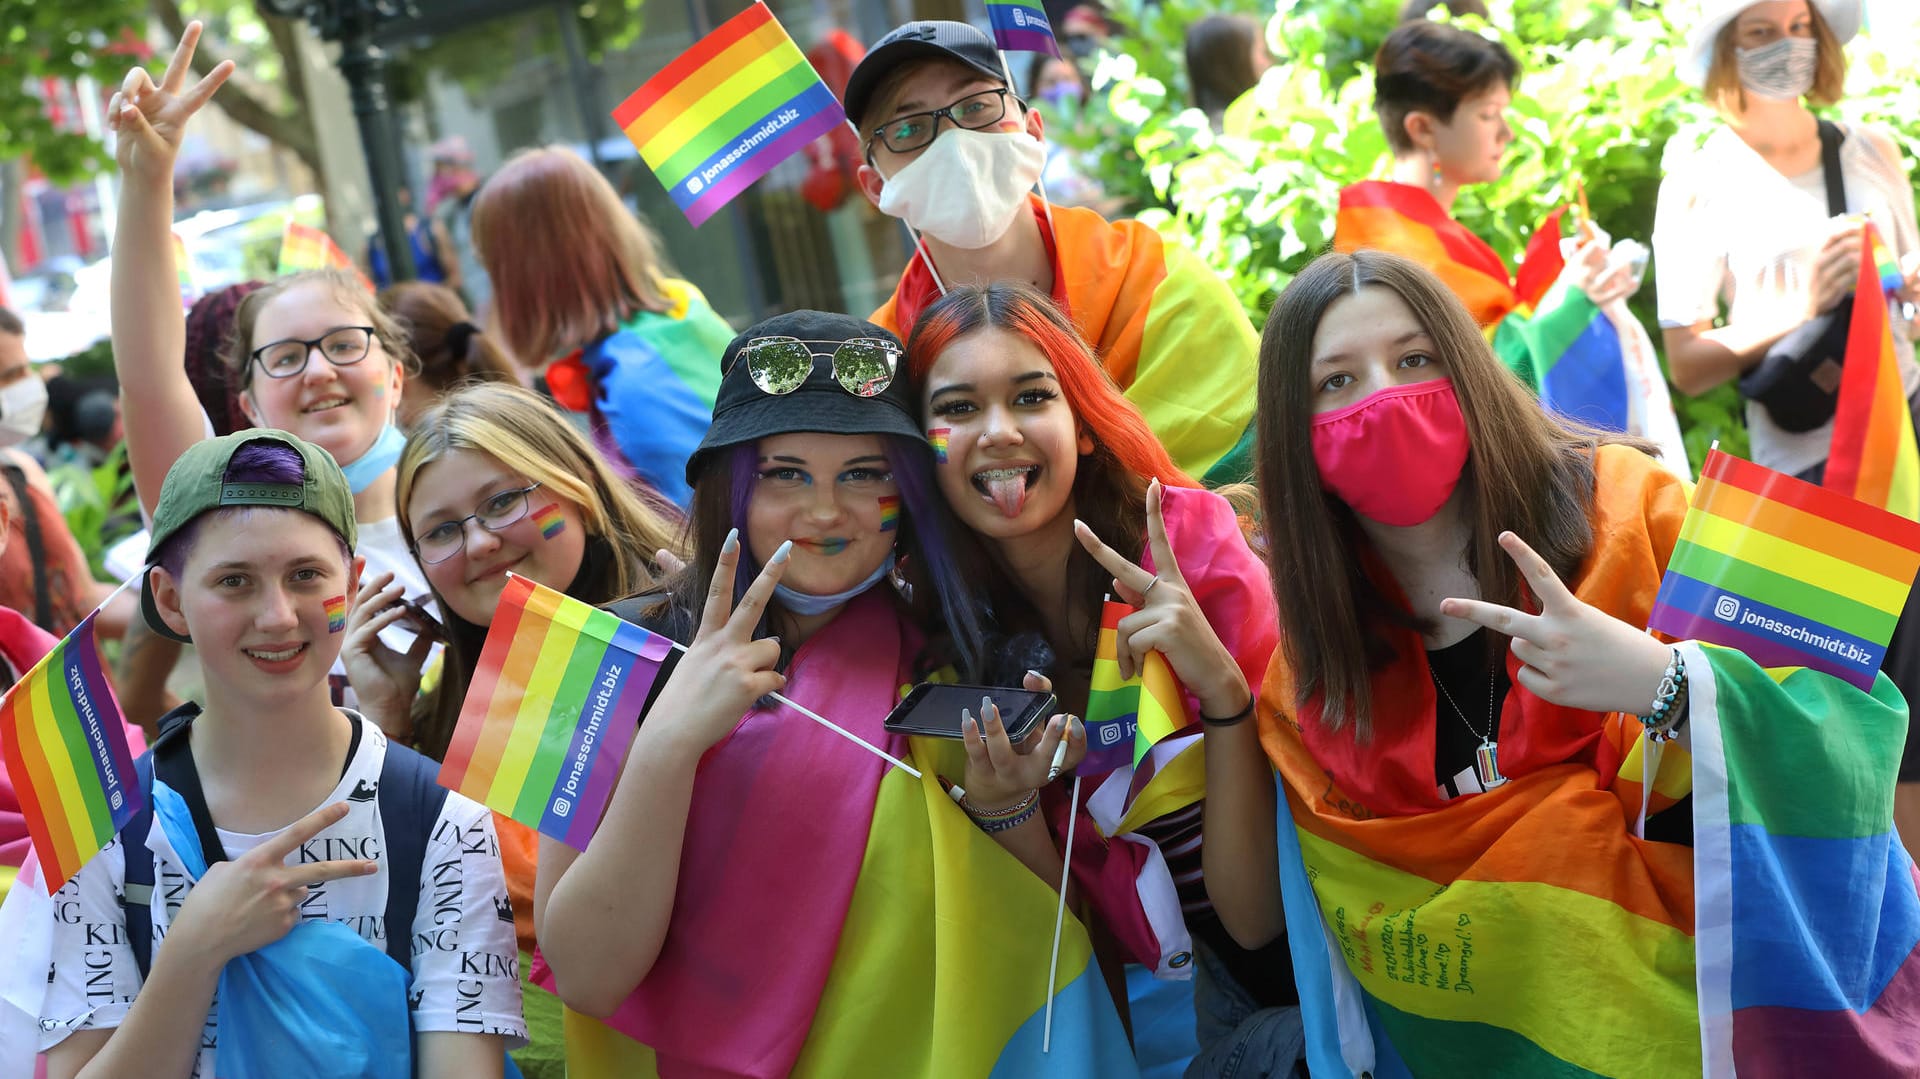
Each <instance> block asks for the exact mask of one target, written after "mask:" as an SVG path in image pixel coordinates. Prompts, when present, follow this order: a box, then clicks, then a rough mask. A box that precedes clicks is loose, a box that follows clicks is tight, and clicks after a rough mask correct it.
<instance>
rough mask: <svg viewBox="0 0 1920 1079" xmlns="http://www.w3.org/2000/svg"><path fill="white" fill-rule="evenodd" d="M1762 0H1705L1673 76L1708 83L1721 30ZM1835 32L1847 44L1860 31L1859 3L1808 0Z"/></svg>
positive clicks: (1840, 0)
mask: <svg viewBox="0 0 1920 1079" xmlns="http://www.w3.org/2000/svg"><path fill="white" fill-rule="evenodd" d="M1758 2H1760V0H1703V2H1702V3H1701V5H1700V7H1701V13H1700V21H1699V22H1697V23H1695V24H1694V27H1693V30H1692V31H1691V32H1690V33H1688V34H1687V47H1686V50H1685V51H1684V52H1682V53H1681V54H1680V59H1679V62H1678V63H1676V64H1675V65H1674V74H1676V75H1678V76H1680V79H1681V81H1682V82H1685V83H1687V84H1689V85H1691V86H1705V85H1706V84H1707V69H1708V68H1709V67H1711V66H1712V64H1713V44H1714V42H1715V41H1718V40H1719V38H1720V31H1721V30H1724V29H1726V27H1727V25H1728V24H1729V23H1731V22H1733V20H1735V19H1737V18H1739V17H1740V13H1741V12H1743V11H1745V10H1747V9H1748V8H1750V7H1753V6H1754V5H1755V4H1756V3H1758ZM1808 3H1810V4H1812V5H1813V6H1814V7H1815V8H1817V9H1818V10H1819V12H1820V17H1821V18H1822V19H1824V20H1825V21H1826V24H1827V29H1828V30H1831V31H1833V36H1834V39H1835V40H1837V41H1838V42H1839V43H1840V44H1842V45H1845V44H1846V43H1847V42H1849V41H1852V40H1853V38H1854V35H1856V34H1858V33H1859V32H1860V8H1861V3H1860V0H1808Z"/></svg>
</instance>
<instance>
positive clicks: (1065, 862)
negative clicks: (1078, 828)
mask: <svg viewBox="0 0 1920 1079" xmlns="http://www.w3.org/2000/svg"><path fill="white" fill-rule="evenodd" d="M1079 820H1080V773H1079V772H1075V773H1073V793H1072V794H1070V795H1068V797H1067V849H1066V853H1065V855H1064V856H1063V857H1062V858H1061V859H1060V905H1059V906H1058V907H1057V908H1055V910H1054V912H1053V958H1052V959H1050V960H1048V961H1047V1021H1046V1025H1045V1026H1043V1027H1041V1028H1040V1051H1041V1052H1042V1053H1051V1052H1052V1051H1053V997H1054V992H1053V979H1054V978H1056V977H1058V976H1059V974H1060V926H1061V925H1062V924H1063V923H1064V922H1065V921H1066V920H1067V882H1068V881H1069V880H1071V879H1072V874H1073V826H1074V824H1076V823H1077V822H1078V821H1079Z"/></svg>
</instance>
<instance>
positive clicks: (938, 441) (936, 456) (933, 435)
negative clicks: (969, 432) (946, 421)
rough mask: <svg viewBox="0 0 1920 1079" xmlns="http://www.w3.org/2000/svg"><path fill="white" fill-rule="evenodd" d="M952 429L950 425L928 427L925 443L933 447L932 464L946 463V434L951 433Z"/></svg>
mask: <svg viewBox="0 0 1920 1079" xmlns="http://www.w3.org/2000/svg"><path fill="white" fill-rule="evenodd" d="M952 430H953V429H952V428H950V427H934V428H930V429H928V431H927V445H929V446H932V447H933V463H934V464H937V465H944V464H946V463H947V435H949V434H951V433H952Z"/></svg>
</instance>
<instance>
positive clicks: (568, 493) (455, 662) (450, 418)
mask: <svg viewBox="0 0 1920 1079" xmlns="http://www.w3.org/2000/svg"><path fill="white" fill-rule="evenodd" d="M455 450H469V451H472V452H475V453H484V454H486V455H487V456H489V457H492V458H493V459H494V460H496V461H499V462H500V464H501V465H503V466H504V467H506V468H507V469H509V470H510V471H513V472H515V473H518V474H519V475H522V476H525V477H526V478H527V479H529V480H531V481H534V482H537V483H539V484H540V486H541V487H542V488H543V489H544V490H546V491H547V492H548V493H550V494H552V495H553V496H554V497H556V498H560V499H564V500H566V501H567V502H569V503H571V504H573V505H575V506H577V507H579V509H580V516H581V518H582V523H583V524H584V525H585V530H586V533H587V537H588V541H589V542H590V543H592V542H594V541H596V540H597V541H600V542H603V543H604V544H605V545H606V547H607V548H608V551H609V554H610V556H611V557H609V558H607V559H604V560H603V561H604V563H605V564H604V565H603V566H601V567H600V571H599V572H598V573H597V574H591V575H589V576H588V578H587V579H584V580H582V581H581V582H580V588H579V589H578V591H579V593H580V594H578V595H575V596H574V598H575V599H579V600H584V601H586V602H588V603H592V604H596V605H599V604H605V603H611V602H613V601H614V600H616V599H620V598H623V597H625V596H628V595H631V594H633V593H635V592H640V591H644V590H648V589H652V588H653V587H654V586H655V585H656V584H657V577H656V571H657V567H656V566H655V565H654V555H655V552H657V551H660V550H662V549H665V550H668V551H671V552H674V553H675V554H680V552H681V551H682V544H681V542H680V540H679V537H678V533H679V522H678V521H676V520H674V519H672V518H671V517H670V516H669V515H668V513H667V511H665V509H664V508H656V507H655V506H653V505H650V504H648V503H647V502H646V501H645V500H643V499H642V497H641V496H640V495H639V494H637V493H635V492H634V490H633V488H631V487H628V486H627V484H626V482H625V481H623V480H622V479H621V478H620V477H619V476H618V475H617V474H615V473H614V471H613V469H612V468H611V466H609V465H608V464H607V462H606V460H605V459H604V458H602V457H601V456H600V454H598V453H596V452H595V451H594V449H593V447H592V446H591V445H590V444H589V443H588V442H587V439H586V436H584V435H582V434H581V433H580V432H579V431H578V430H577V429H575V428H574V426H573V425H572V424H571V423H569V422H568V421H567V419H566V417H564V416H562V415H561V414H560V413H559V412H558V411H556V410H555V409H554V408H553V406H552V405H550V404H548V403H547V401H546V400H545V399H544V398H542V397H540V396H539V395H537V394H535V393H533V392H531V391H529V390H526V389H524V388H522V387H520V386H512V385H507V384H505V383H499V382H482V383H475V384H469V385H465V386H461V387H459V388H457V389H455V390H453V391H452V392H451V393H448V394H447V395H446V396H445V397H442V398H441V399H440V400H438V401H436V402H434V403H433V404H432V405H429V406H428V407H426V408H424V409H422V410H421V411H420V414H419V415H418V416H416V417H415V418H414V421H413V423H412V424H410V425H409V427H408V430H407V447H406V449H405V450H403V451H401V453H400V462H399V465H398V466H397V469H398V476H397V483H396V485H395V490H394V497H395V500H396V502H397V503H398V505H397V506H396V507H395V509H396V515H397V516H398V518H399V521H400V530H401V534H402V535H403V536H405V537H406V539H407V543H408V546H409V547H411V546H412V544H413V542H414V532H413V517H412V514H411V512H410V510H409V504H410V503H411V501H412V499H413V489H414V481H415V480H417V479H418V478H419V475H420V470H421V469H422V468H425V467H426V466H427V465H429V464H432V463H433V462H435V461H438V460H440V459H441V458H443V457H445V456H447V455H448V454H449V453H452V452H453V451H455ZM682 557H684V555H682ZM586 566H587V568H592V566H593V563H592V562H591V561H589V562H588V563H587V564H586ZM434 598H435V599H436V600H438V601H439V603H440V610H441V615H442V617H443V618H444V619H445V621H446V625H447V629H448V634H447V654H446V657H445V659H444V660H443V661H442V670H443V674H442V676H441V679H440V685H439V688H438V689H437V690H436V691H435V693H434V696H433V698H432V699H431V700H430V701H428V702H426V707H425V714H424V715H422V716H419V717H418V719H417V722H416V725H415V728H414V730H415V743H416V746H417V748H418V749H419V750H420V751H421V752H423V753H426V754H427V755H428V756H431V757H434V758H435V759H438V758H439V757H441V756H442V755H444V754H445V752H446V747H447V741H448V739H449V738H451V737H452V734H453V725H454V722H455V721H456V720H457V719H458V718H459V713H460V704H461V701H462V700H463V699H464V698H465V697H466V693H467V683H468V681H469V680H470V679H471V678H472V676H473V667H474V664H475V663H476V662H478V660H479V656H480V643H481V641H483V640H484V639H485V637H486V627H485V626H479V625H475V624H474V623H471V622H467V621H466V620H465V619H463V618H461V617H459V616H458V615H456V614H454V612H453V609H452V608H451V607H449V606H448V605H447V601H446V598H445V597H444V596H441V595H440V594H439V591H438V590H437V589H436V590H435V591H434Z"/></svg>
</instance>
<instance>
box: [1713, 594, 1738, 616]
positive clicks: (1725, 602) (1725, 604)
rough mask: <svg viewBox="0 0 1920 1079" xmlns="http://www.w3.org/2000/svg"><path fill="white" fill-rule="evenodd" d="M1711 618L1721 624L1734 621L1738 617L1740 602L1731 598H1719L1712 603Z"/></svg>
mask: <svg viewBox="0 0 1920 1079" xmlns="http://www.w3.org/2000/svg"><path fill="white" fill-rule="evenodd" d="M1713 616H1714V617H1715V618H1718V619H1719V620H1720V621H1722V622H1732V621H1736V620H1737V619H1739V617H1740V601H1739V600H1737V599H1735V598H1733V597H1732V596H1721V597H1720V598H1719V599H1717V600H1714V601H1713Z"/></svg>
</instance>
